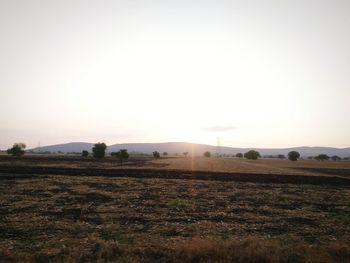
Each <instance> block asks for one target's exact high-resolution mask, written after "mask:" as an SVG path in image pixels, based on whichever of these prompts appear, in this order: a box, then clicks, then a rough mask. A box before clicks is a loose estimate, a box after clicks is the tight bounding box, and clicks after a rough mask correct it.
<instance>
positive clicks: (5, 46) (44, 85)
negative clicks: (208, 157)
mask: <svg viewBox="0 0 350 263" xmlns="http://www.w3.org/2000/svg"><path fill="white" fill-rule="evenodd" d="M0 100H1V101H0V149H6V148H8V147H10V146H11V145H12V144H13V143H14V142H24V143H26V144H27V146H28V147H29V148H30V147H36V146H38V143H39V142H40V144H41V146H43V145H49V144H57V143H65V142H71V141H86V142H97V141H105V142H106V143H107V144H114V143H126V142H168V141H192V142H198V143H207V144H213V145H215V144H216V143H217V138H218V137H220V143H221V145H226V146H233V147H273V148H277V147H292V146H302V145H307V146H333V147H349V146H350V1H349V0H328V1H324V0H289V1H283V0H274V1H272V0H266V1H261V0H244V1H243V0H241V1H223V0H212V1H205V0H198V1H195V0H191V1H190V0H187V1H181V0H177V1H166V0H160V1H146V0H139V1H132V0H125V1H117V0H115V1H112V0H109V1H107V0H105V1H103V0H95V1H89V0H81V1H75V0H56V1H50V0H41V1H31V0H21V1H18V0H17V1H16V0H0Z"/></svg>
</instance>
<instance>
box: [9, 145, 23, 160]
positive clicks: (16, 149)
mask: <svg viewBox="0 0 350 263" xmlns="http://www.w3.org/2000/svg"><path fill="white" fill-rule="evenodd" d="M25 148H26V145H25V144H24V143H14V144H13V146H12V148H10V149H8V150H7V153H8V154H12V155H13V156H17V157H21V156H22V155H24V149H25Z"/></svg>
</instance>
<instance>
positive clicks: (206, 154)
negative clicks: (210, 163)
mask: <svg viewBox="0 0 350 263" xmlns="http://www.w3.org/2000/svg"><path fill="white" fill-rule="evenodd" d="M203 155H204V156H205V157H208V158H209V157H210V156H211V153H210V152H205V153H204V154H203Z"/></svg>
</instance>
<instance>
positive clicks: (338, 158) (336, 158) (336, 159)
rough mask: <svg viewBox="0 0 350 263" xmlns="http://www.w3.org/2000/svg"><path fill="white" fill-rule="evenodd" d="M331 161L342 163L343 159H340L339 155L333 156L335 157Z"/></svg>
mask: <svg viewBox="0 0 350 263" xmlns="http://www.w3.org/2000/svg"><path fill="white" fill-rule="evenodd" d="M331 159H332V160H333V161H340V160H341V158H340V157H339V156H338V155H333V156H332V157H331Z"/></svg>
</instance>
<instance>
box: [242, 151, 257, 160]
mask: <svg viewBox="0 0 350 263" xmlns="http://www.w3.org/2000/svg"><path fill="white" fill-rule="evenodd" d="M259 157H261V156H260V153H259V152H257V151H254V150H250V151H248V152H246V153H245V154H244V158H247V159H250V160H257V159H258V158H259Z"/></svg>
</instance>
